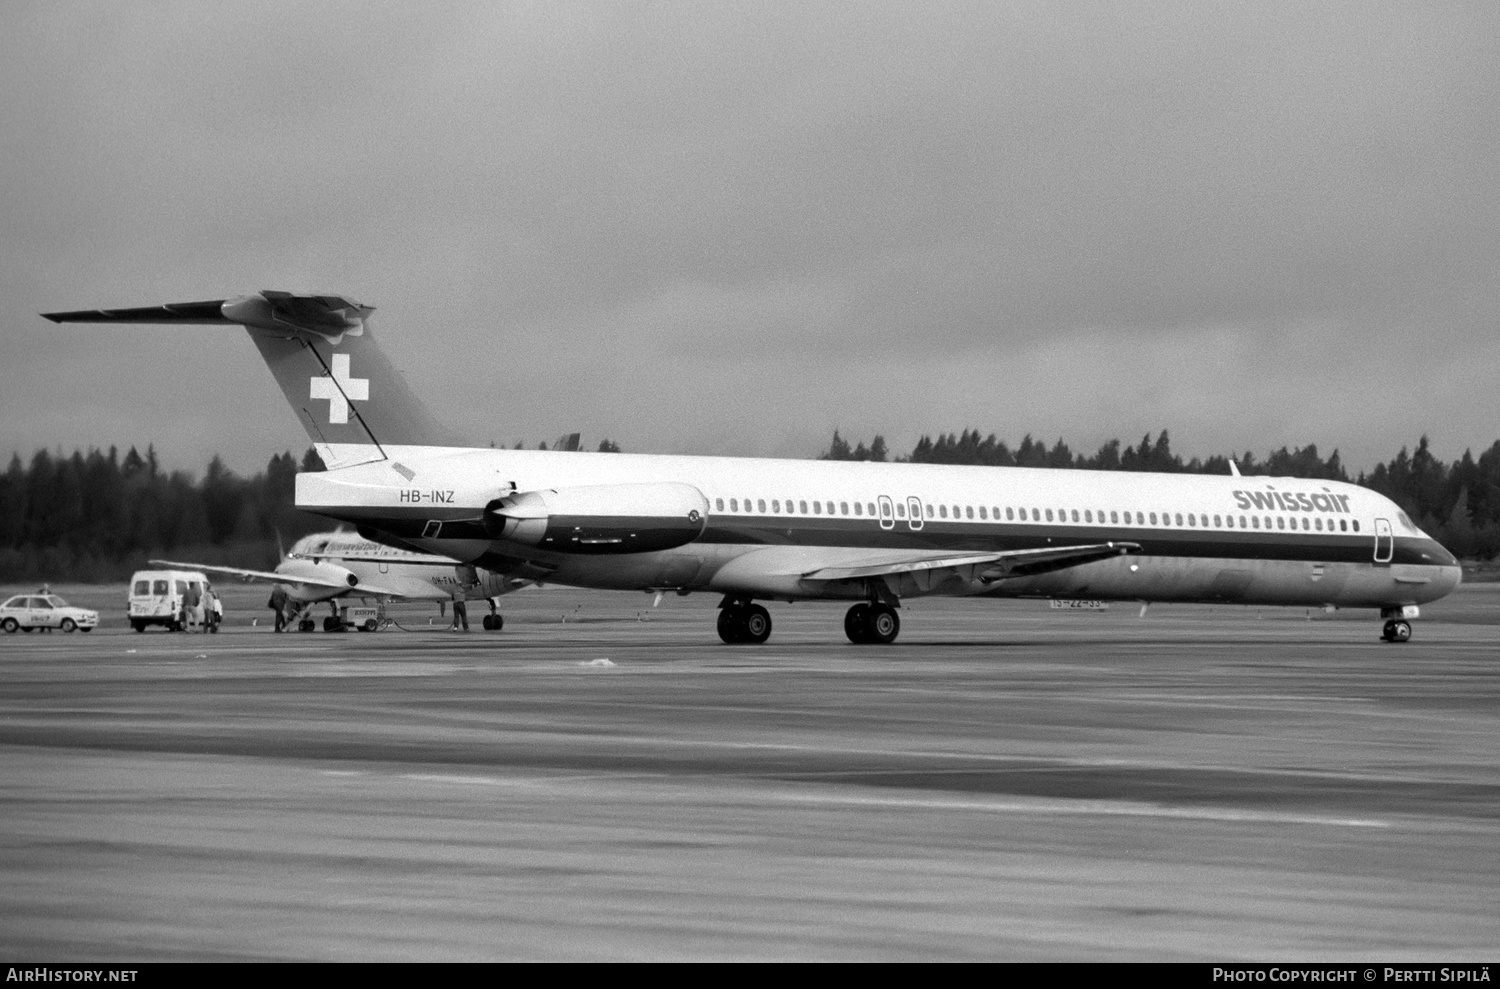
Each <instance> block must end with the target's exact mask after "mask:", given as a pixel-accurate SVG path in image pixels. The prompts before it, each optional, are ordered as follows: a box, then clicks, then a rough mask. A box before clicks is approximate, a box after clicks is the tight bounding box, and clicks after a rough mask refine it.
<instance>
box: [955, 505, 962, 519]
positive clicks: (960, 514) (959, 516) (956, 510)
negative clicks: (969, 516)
mask: <svg viewBox="0 0 1500 989" xmlns="http://www.w3.org/2000/svg"><path fill="white" fill-rule="evenodd" d="M953 517H954V518H956V519H960V518H963V512H960V511H959V510H958V506H957V505H954V506H953Z"/></svg>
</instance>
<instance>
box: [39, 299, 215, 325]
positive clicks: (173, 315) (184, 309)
mask: <svg viewBox="0 0 1500 989" xmlns="http://www.w3.org/2000/svg"><path fill="white" fill-rule="evenodd" d="M224 302H225V300H223V299H217V300H214V301H212V302H178V303H174V304H173V305H170V306H143V307H141V308H139V309H80V310H78V311H77V312H44V313H42V318H43V319H50V320H52V322H54V323H234V322H235V321H234V320H232V319H229V318H228V317H226V316H225V315H224Z"/></svg>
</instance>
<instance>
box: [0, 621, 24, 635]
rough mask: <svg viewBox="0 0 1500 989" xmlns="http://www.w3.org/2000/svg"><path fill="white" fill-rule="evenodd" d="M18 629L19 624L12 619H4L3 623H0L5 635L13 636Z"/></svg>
mask: <svg viewBox="0 0 1500 989" xmlns="http://www.w3.org/2000/svg"><path fill="white" fill-rule="evenodd" d="M20 627H21V623H20V622H18V621H16V620H15V619H14V618H7V619H5V621H3V622H0V628H3V629H5V634H6V635H15V634H16V629H18V628H20Z"/></svg>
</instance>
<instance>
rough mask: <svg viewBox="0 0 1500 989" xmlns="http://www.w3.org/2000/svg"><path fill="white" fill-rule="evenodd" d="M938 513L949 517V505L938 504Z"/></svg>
mask: <svg viewBox="0 0 1500 989" xmlns="http://www.w3.org/2000/svg"><path fill="white" fill-rule="evenodd" d="M938 514H939V515H941V516H942V517H943V518H947V517H948V506H947V505H939V506H938Z"/></svg>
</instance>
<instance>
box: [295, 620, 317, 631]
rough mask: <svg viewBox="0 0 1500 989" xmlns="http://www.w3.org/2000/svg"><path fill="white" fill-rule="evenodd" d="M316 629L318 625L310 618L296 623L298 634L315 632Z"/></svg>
mask: <svg viewBox="0 0 1500 989" xmlns="http://www.w3.org/2000/svg"><path fill="white" fill-rule="evenodd" d="M317 629H318V623H317V622H315V621H313V620H312V619H311V618H304V619H302V620H301V621H300V622H298V623H297V631H299V632H315V631H317Z"/></svg>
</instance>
